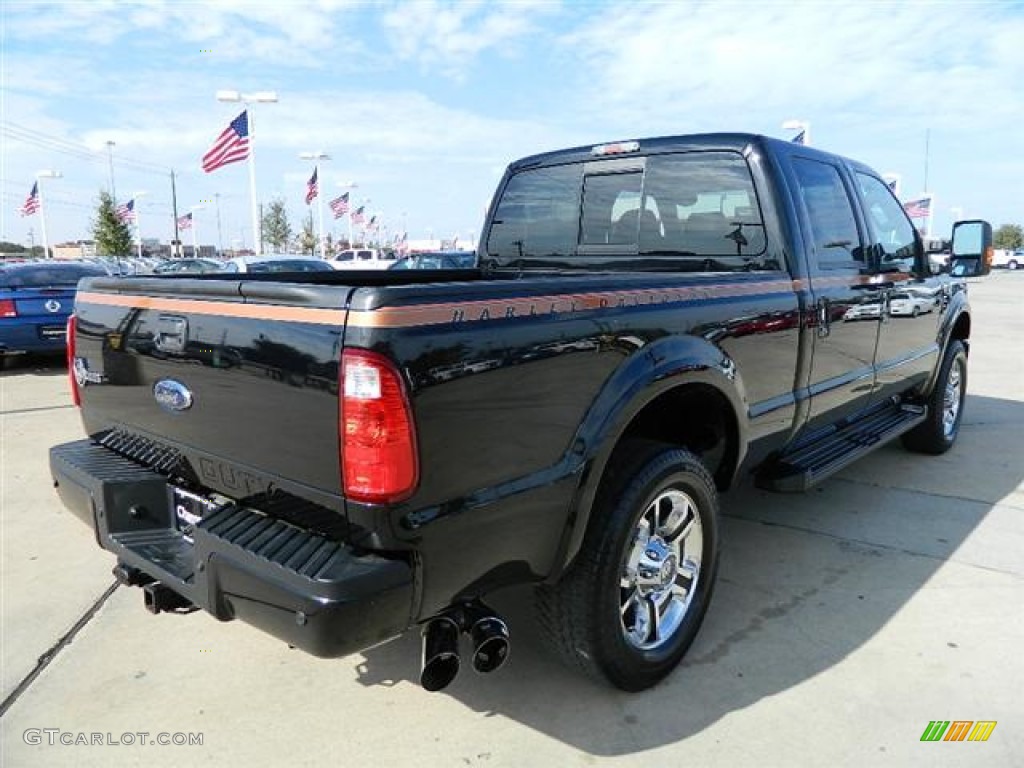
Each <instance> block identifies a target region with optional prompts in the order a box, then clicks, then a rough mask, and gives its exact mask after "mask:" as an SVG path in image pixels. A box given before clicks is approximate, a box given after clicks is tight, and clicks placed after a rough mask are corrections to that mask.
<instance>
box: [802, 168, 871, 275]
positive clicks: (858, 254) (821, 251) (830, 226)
mask: <svg viewBox="0 0 1024 768" xmlns="http://www.w3.org/2000/svg"><path fill="white" fill-rule="evenodd" d="M793 171H794V172H795V174H796V178H797V182H798V183H799V187H800V197H801V199H802V200H803V204H804V209H805V210H806V212H807V218H808V221H809V224H810V229H811V236H812V239H813V240H814V252H815V257H816V258H817V261H818V266H819V267H821V268H823V269H828V268H836V267H849V266H853V265H855V264H857V263H861V264H862V263H863V262H864V251H863V249H862V248H861V243H860V234H859V232H858V230H857V220H856V219H855V218H854V215H853V206H851V205H850V197H849V195H847V193H846V185H844V184H843V179H842V177H841V176H840V175H839V169H838V168H836V167H835V166H834V165H831V164H829V163H822V162H818V161H817V160H811V159H809V158H805V157H795V158H793Z"/></svg>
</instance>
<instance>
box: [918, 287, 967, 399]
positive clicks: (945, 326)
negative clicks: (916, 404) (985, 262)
mask: <svg viewBox="0 0 1024 768" xmlns="http://www.w3.org/2000/svg"><path fill="white" fill-rule="evenodd" d="M953 289H954V290H953V294H952V296H951V297H950V299H949V303H948V304H947V305H946V307H945V309H943V312H942V319H941V320H940V321H939V330H938V334H937V336H938V342H939V349H940V354H939V356H938V358H936V362H935V367H934V368H933V369H932V372H931V375H930V376H929V377H928V381H927V382H926V383H925V385H924V387H923V388H922V390H921V391H922V394H923V396H924V397H927V396H928V395H930V394H931V392H932V389H933V388H934V387H935V382H936V381H937V380H938V378H939V370H940V369H941V368H942V361H943V360H945V359H946V348H947V347H949V342H950V341H951V340H952V339H953V338H954V330H955V329H956V327H957V326H958V325H959V324H960V323H963V322H966V324H967V332H966V336H964V337H963V341H964V346H967V338H968V337H969V336H970V323H971V305H970V302H969V301H968V299H967V286H966V285H963V284H954V285H953Z"/></svg>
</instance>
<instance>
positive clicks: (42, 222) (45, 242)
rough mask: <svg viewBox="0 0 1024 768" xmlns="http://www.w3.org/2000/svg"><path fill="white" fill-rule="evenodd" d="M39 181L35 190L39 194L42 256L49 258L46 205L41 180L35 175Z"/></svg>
mask: <svg viewBox="0 0 1024 768" xmlns="http://www.w3.org/2000/svg"><path fill="white" fill-rule="evenodd" d="M37 181H39V189H37V190H36V192H37V193H38V195H39V223H40V226H41V227H42V229H43V258H44V259H48V258H50V241H49V240H47V238H46V206H45V205H43V182H42V180H41V179H39V178H38V177H37Z"/></svg>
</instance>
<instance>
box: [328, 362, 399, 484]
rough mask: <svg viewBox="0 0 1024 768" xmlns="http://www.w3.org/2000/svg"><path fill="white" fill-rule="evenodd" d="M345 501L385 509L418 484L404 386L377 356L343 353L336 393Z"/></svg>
mask: <svg viewBox="0 0 1024 768" xmlns="http://www.w3.org/2000/svg"><path fill="white" fill-rule="evenodd" d="M339 399H340V402H339V407H340V416H339V420H340V424H339V429H340V431H341V436H340V438H341V439H340V445H341V466H342V480H343V485H344V489H345V496H347V497H348V498H350V499H353V500H354V501H363V502H367V503H370V504H386V503H389V502H396V501H401V500H402V499H405V498H408V497H409V496H410V495H411V494H412V492H413V491H414V490H415V488H416V484H417V482H419V462H418V458H417V452H416V429H415V427H414V425H413V421H412V410H411V408H410V407H409V397H408V394H407V392H406V388H405V383H404V382H403V381H402V376H401V374H400V373H399V372H398V369H397V368H396V367H395V365H394V364H393V363H392V362H391V361H390V360H388V359H387V358H386V357H384V356H383V355H379V354H377V353H376V352H368V351H366V350H356V349H346V350H345V351H344V352H343V353H342V355H341V387H340V392H339Z"/></svg>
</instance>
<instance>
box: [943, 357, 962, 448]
mask: <svg viewBox="0 0 1024 768" xmlns="http://www.w3.org/2000/svg"><path fill="white" fill-rule="evenodd" d="M962 381H963V361H962V360H961V359H959V358H958V359H955V360H954V361H953V365H952V366H950V369H949V377H948V378H947V380H946V390H945V392H944V393H943V395H942V433H943V434H944V435H945V436H946V438H950V437H952V436H953V435H954V434H955V433H956V428H957V420H958V418H959V416H960V403H961V400H962V399H963V392H962V391H961V390H962Z"/></svg>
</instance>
